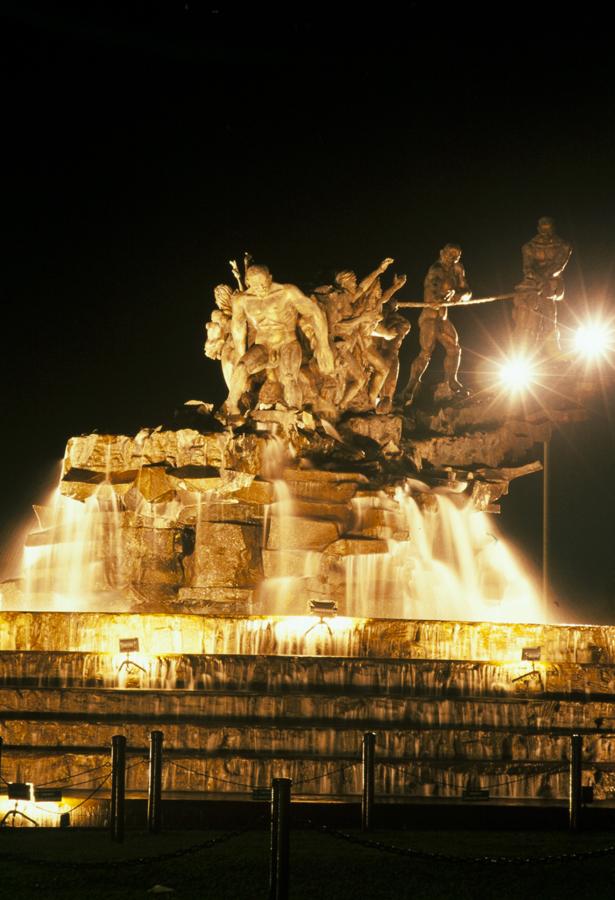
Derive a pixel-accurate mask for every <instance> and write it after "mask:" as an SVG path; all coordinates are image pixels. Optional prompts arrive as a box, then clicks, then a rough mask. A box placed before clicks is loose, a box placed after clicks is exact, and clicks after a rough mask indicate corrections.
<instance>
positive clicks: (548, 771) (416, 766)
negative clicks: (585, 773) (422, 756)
mask: <svg viewBox="0 0 615 900" xmlns="http://www.w3.org/2000/svg"><path fill="white" fill-rule="evenodd" d="M376 765H380V766H384V767H385V768H387V769H393V770H395V771H402V772H410V771H413V770H414V771H417V770H418V771H421V770H423V769H431V770H433V769H434V768H435V766H434V765H433V764H432V763H388V762H384V761H382V760H378V759H377V760H376ZM464 765H467V763H464ZM567 771H568V767H567V766H559V767H558V768H555V767H551V766H538V767H536V768H534V769H533V770H532V771H528V772H524V773H523V774H521V775H519V776H518V777H516V778H508V779H506V781H496V782H490V784H489V785H487V788H488V789H489V790H491V789H494V788H502V787H508V786H509V785H511V784H518V783H519V782H521V781H529V780H530V779H531V778H538V777H539V776H541V775H560V774H562V773H565V772H567ZM464 774H468V773H464ZM484 775H485V776H486V777H487V778H492V777H493V776H491V775H490V774H489V772H487V773H484ZM422 783H423V784H437V785H440V786H441V787H445V788H448V789H449V790H451V791H455V792H457V796H461V795H460V794H459V785H457V784H455V783H454V782H451V781H443V780H442V779H438V778H433V779H431V780H430V781H429V782H422Z"/></svg>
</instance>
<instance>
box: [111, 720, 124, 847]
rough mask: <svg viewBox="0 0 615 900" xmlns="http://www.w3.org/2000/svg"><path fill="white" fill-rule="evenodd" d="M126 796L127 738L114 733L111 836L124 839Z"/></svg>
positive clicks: (116, 839)
mask: <svg viewBox="0 0 615 900" xmlns="http://www.w3.org/2000/svg"><path fill="white" fill-rule="evenodd" d="M125 798H126V738H125V737H124V735H123V734H114V735H113V737H112V738H111V838H112V840H114V841H117V842H118V843H120V844H121V843H122V842H123V840H124V816H125V808H126V804H125Z"/></svg>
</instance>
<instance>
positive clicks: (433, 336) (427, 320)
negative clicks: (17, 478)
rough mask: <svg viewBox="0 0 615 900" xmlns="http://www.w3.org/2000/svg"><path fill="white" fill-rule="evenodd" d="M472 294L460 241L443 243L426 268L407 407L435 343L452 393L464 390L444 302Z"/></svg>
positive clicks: (458, 352)
mask: <svg viewBox="0 0 615 900" xmlns="http://www.w3.org/2000/svg"><path fill="white" fill-rule="evenodd" d="M471 296H472V292H471V291H470V289H469V287H468V283H467V281H466V273H465V270H464V268H463V265H462V264H461V247H460V246H459V244H446V246H445V247H443V248H442V250H440V257H439V259H438V260H437V261H436V262H435V263H434V264H433V265H432V266H431V267H430V268H429V271H428V272H427V275H426V276H425V283H424V293H423V299H424V301H425V304H426V306H425V308H424V309H423V311H422V312H421V315H420V317H419V343H420V347H421V349H420V353H419V355H418V356H417V357H416V359H415V360H414V361H413V363H412V366H411V367H410V378H409V379H408V384H407V385H406V388H405V390H404V393H403V400H404V404H405V405H406V406H410V404H411V403H412V402H413V401H414V399H415V397H416V394H417V391H418V389H419V386H420V384H421V379H422V377H423V375H424V374H425V371H426V369H427V366H428V365H429V363H430V361H431V357H432V355H433V352H434V350H435V349H436V344H438V343H439V344H442V346H443V347H444V352H445V354H446V356H445V359H444V374H445V375H446V381H447V383H448V386H449V389H450V390H451V391H452V393H453V394H459V393H462V392H463V386H462V385H461V383H460V382H459V381H458V380H457V372H458V371H459V363H460V361H461V347H460V346H459V336H458V334H457V331H456V329H455V326H454V325H453V324H452V322H451V321H450V319H449V318H448V309H447V307H446V306H443V305H442V304H444V303H465V302H467V301H468V300H469V299H470V298H471Z"/></svg>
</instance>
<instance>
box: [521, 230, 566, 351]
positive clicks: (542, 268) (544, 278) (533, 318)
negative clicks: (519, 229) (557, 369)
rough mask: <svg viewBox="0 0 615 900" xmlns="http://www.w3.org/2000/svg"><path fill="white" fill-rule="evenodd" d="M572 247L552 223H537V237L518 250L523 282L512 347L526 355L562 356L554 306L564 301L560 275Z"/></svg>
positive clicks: (555, 307) (562, 281)
mask: <svg viewBox="0 0 615 900" xmlns="http://www.w3.org/2000/svg"><path fill="white" fill-rule="evenodd" d="M571 255H572V247H571V246H570V244H568V243H566V241H564V240H562V238H561V237H559V235H558V234H556V233H555V223H554V222H553V219H550V218H548V217H547V216H543V217H542V218H541V219H539V220H538V233H537V234H536V235H535V236H534V237H533V238H532V239H531V241H528V242H527V244H524V245H523V247H522V248H521V256H522V260H523V281H521V282H520V284H518V285H516V287H515V298H514V312H513V319H514V322H515V335H514V337H515V343H516V345H517V347H519V348H522V349H525V350H526V351H533V352H539V353H544V354H545V355H546V356H552V357H553V356H558V355H559V354H560V352H561V348H560V342H559V328H558V326H557V304H558V303H559V302H560V301H561V300H563V298H564V279H563V278H562V274H563V272H564V269H565V268H566V266H567V265H568V260H569V259H570V257H571Z"/></svg>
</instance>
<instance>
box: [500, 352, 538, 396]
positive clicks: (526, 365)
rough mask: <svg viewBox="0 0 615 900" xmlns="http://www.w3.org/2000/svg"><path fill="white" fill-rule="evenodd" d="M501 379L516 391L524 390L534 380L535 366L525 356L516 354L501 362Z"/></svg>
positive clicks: (510, 388)
mask: <svg viewBox="0 0 615 900" xmlns="http://www.w3.org/2000/svg"><path fill="white" fill-rule="evenodd" d="M499 380H500V382H501V383H502V384H503V385H504V387H506V388H508V390H509V391H511V392H513V393H515V392H518V391H523V390H525V388H527V387H529V385H530V384H531V383H532V381H533V380H534V366H533V364H532V363H531V362H530V361H529V360H528V359H526V358H525V357H524V356H514V357H511V358H510V359H507V360H506V361H505V362H503V363H501V364H500V368H499Z"/></svg>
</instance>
